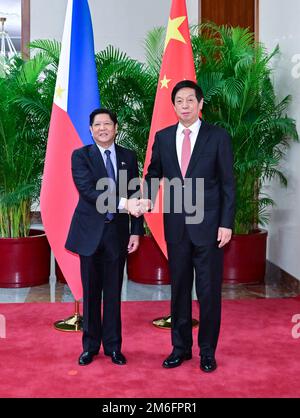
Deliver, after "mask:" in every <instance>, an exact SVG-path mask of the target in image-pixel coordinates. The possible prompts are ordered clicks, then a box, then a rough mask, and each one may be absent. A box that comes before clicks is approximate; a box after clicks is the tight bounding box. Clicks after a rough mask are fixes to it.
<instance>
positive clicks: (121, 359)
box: [105, 351, 127, 366]
mask: <svg viewBox="0 0 300 418" xmlns="http://www.w3.org/2000/svg"><path fill="white" fill-rule="evenodd" d="M105 355H106V356H109V357H111V361H112V362H113V363H115V364H118V365H120V366H123V364H126V363H127V360H126V358H125V356H123V354H122V353H121V351H113V352H112V353H109V354H108V353H107V354H106V353H105Z"/></svg>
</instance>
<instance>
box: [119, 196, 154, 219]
mask: <svg viewBox="0 0 300 418" xmlns="http://www.w3.org/2000/svg"><path fill="white" fill-rule="evenodd" d="M125 209H126V210H127V212H128V213H130V215H132V216H135V217H136V218H139V217H140V216H142V215H143V214H144V213H145V212H149V210H150V209H152V202H151V200H149V199H137V198H136V197H135V198H133V199H127V200H126V203H125Z"/></svg>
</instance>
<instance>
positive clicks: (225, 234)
mask: <svg viewBox="0 0 300 418" xmlns="http://www.w3.org/2000/svg"><path fill="white" fill-rule="evenodd" d="M231 236H232V229H229V228H223V227H220V228H219V229H218V238H217V240H218V241H220V243H219V245H218V247H219V248H222V247H224V245H226V244H228V242H229V241H230V240H231Z"/></svg>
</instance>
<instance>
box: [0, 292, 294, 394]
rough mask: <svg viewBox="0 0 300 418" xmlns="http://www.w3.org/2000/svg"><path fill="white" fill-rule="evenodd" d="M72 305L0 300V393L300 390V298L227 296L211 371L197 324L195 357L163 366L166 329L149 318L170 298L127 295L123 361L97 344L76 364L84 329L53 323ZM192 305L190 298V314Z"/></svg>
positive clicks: (167, 349)
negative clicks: (92, 354) (1, 327)
mask: <svg viewBox="0 0 300 418" xmlns="http://www.w3.org/2000/svg"><path fill="white" fill-rule="evenodd" d="M72 309H73V304H71V303H56V304H50V303H31V304H29V303H27V304H2V305H0V314H2V315H5V317H6V323H7V333H6V339H3V338H2V339H1V338H0V370H1V372H0V373H1V379H0V397H99V398H100V397H109V398H110V397H116V398H119V397H125V398H126V397H128V398H129V397H130V398H133V397H145V398H151V397H167V398H168V397H195V398H201V397H300V338H296V339H295V338H293V337H292V327H293V326H294V325H295V324H293V323H292V317H293V316H294V315H295V314H300V300H299V299H296V298H295V299H255V300H234V301H230V300H226V301H224V302H223V322H222V329H221V335H220V340H219V347H218V351H217V361H218V365H219V367H218V369H217V371H216V372H214V373H212V374H205V373H203V372H201V370H200V369H199V358H198V348H197V347H196V345H195V342H196V341H197V339H196V332H197V331H196V330H195V331H194V348H193V354H194V357H193V359H192V360H190V361H187V362H184V364H183V365H182V366H181V367H179V368H177V369H172V370H165V369H163V368H162V367H161V363H162V361H163V360H164V358H165V356H166V355H168V354H169V352H170V351H171V345H170V334H169V331H166V330H159V329H157V328H155V327H153V326H152V324H151V320H152V319H154V318H156V317H159V316H162V315H165V314H168V312H169V302H124V303H123V308H122V309H123V352H124V354H125V355H126V356H127V359H128V364H127V365H126V366H117V365H114V364H112V363H111V360H110V358H109V357H106V356H104V355H103V353H102V351H101V353H100V355H99V356H98V357H96V358H95V361H94V362H93V363H92V364H90V365H89V366H86V367H80V366H78V365H77V358H78V356H79V354H80V352H81V333H78V334H74V333H64V332H59V331H55V330H54V328H53V326H52V324H53V322H54V321H56V320H58V319H61V318H65V317H68V316H69V315H70V314H72ZM197 312H198V310H197V305H196V303H195V305H194V317H196V316H197ZM298 332H299V333H300V330H298Z"/></svg>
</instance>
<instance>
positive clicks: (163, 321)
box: [152, 315, 199, 329]
mask: <svg viewBox="0 0 300 418" xmlns="http://www.w3.org/2000/svg"><path fill="white" fill-rule="evenodd" d="M152 324H153V325H154V326H155V327H157V328H161V329H171V327H172V317H171V315H168V316H163V317H161V318H156V319H153V321H152ZM198 325H199V321H197V319H195V318H193V319H192V326H193V327H197V326H198Z"/></svg>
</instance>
